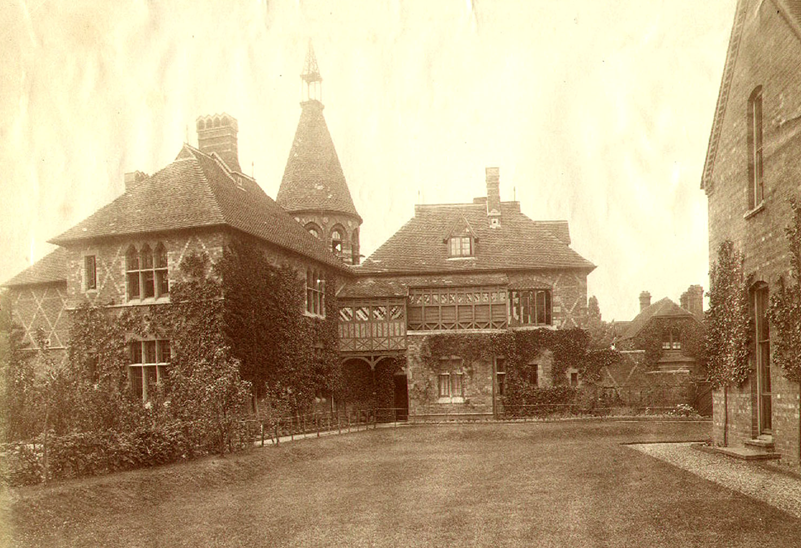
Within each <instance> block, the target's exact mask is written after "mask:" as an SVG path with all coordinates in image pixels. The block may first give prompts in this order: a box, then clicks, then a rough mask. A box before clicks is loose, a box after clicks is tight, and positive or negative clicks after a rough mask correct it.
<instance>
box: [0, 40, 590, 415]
mask: <svg viewBox="0 0 801 548" xmlns="http://www.w3.org/2000/svg"><path fill="white" fill-rule="evenodd" d="M301 79H302V82H303V86H302V88H303V91H304V95H303V97H302V99H303V100H302V102H301V109H302V110H301V116H300V121H299V123H298V127H297V131H296V134H295V138H294V141H293V144H292V148H291V151H290V155H289V158H288V160H287V165H286V169H285V172H284V176H283V179H282V181H281V186H280V189H279V191H278V195H277V199H276V201H273V200H272V199H271V198H270V197H268V196H267V195H266V194H265V193H264V191H263V190H262V189H261V187H259V185H258V184H257V183H256V181H255V180H254V179H253V178H252V177H249V176H247V175H245V174H244V173H242V172H241V170H240V167H239V161H238V155H237V131H238V125H237V121H236V120H235V119H234V118H233V117H231V116H229V115H227V114H221V115H214V116H203V117H200V118H198V120H197V131H198V148H195V147H192V146H189V145H184V146H183V147H182V148H181V150H180V151H179V153H178V155H177V157H176V159H175V161H174V162H172V163H171V164H170V165H168V166H167V167H165V168H164V169H162V170H161V171H159V172H157V173H155V174H153V175H151V176H148V175H145V174H143V173H140V172H135V173H130V174H126V176H125V183H126V189H125V193H124V194H123V195H122V196H120V197H119V198H117V199H116V200H114V201H113V202H112V203H110V204H108V205H107V206H105V207H103V208H101V209H100V210H99V211H97V212H96V213H95V214H93V215H92V216H90V217H89V218H87V219H86V220H84V221H82V222H80V223H79V224H78V225H76V226H75V227H73V228H71V229H69V230H68V231H66V232H65V233H64V234H61V235H60V236H58V237H56V238H53V240H51V242H52V243H55V244H57V245H59V246H60V247H59V249H58V250H57V251H55V252H54V253H52V254H50V255H48V256H47V257H45V258H44V259H42V260H41V261H39V262H38V263H36V264H35V265H34V266H32V267H31V268H29V269H27V270H25V271H23V272H22V273H20V274H19V275H17V276H15V277H14V278H12V279H11V280H10V281H8V282H7V283H6V284H5V285H6V286H7V287H8V288H9V289H10V291H11V300H12V305H13V307H14V318H15V320H16V321H17V323H19V324H20V325H22V327H23V329H24V330H25V339H26V342H29V343H31V344H33V345H34V346H35V341H34V340H33V332H34V330H35V329H36V328H37V327H44V328H45V330H46V332H47V334H48V337H49V339H50V347H51V348H54V349H56V350H58V351H60V352H61V353H62V354H64V350H65V349H66V347H67V345H68V344H69V342H68V338H69V334H68V333H69V325H68V312H69V310H71V309H74V308H75V307H77V306H79V305H80V303H82V302H85V301H88V302H90V303H93V304H96V305H102V306H108V307H117V308H122V307H134V306H135V307H141V306H147V307H158V306H168V305H169V298H170V296H169V293H170V284H171V283H174V282H175V281H176V280H177V279H178V276H179V271H178V265H179V264H180V263H181V261H182V259H183V258H184V257H185V256H186V255H187V253H190V252H192V251H203V252H205V253H206V254H208V255H209V257H210V258H211V259H212V260H216V259H219V258H220V257H221V256H222V253H223V250H224V248H225V247H226V245H227V244H228V243H229V241H230V238H232V237H240V236H243V235H244V236H246V237H247V238H249V239H250V240H251V241H253V242H255V243H256V244H257V245H258V246H260V248H261V249H263V252H264V253H265V254H266V255H267V256H268V257H269V258H270V259H271V260H272V261H273V262H275V263H289V264H291V265H292V266H293V267H294V268H295V270H296V272H297V274H298V287H299V289H300V290H303V288H304V287H305V294H306V297H307V298H306V307H305V309H304V310H298V314H304V315H306V316H308V317H309V319H310V321H323V320H325V318H323V316H324V314H325V309H324V307H322V306H321V304H320V302H319V298H318V297H316V296H317V295H319V294H320V293H321V288H322V287H325V283H326V282H327V283H328V287H329V288H330V287H336V288H337V290H338V294H337V302H338V312H339V314H338V318H337V319H336V320H337V321H338V329H339V341H338V344H339V348H338V350H339V352H340V355H341V356H342V360H343V363H344V366H345V367H346V368H348V367H350V368H352V369H355V371H352V373H354V375H355V376H356V377H358V376H359V375H361V378H363V379H364V378H366V379H367V380H368V384H371V385H372V386H373V387H375V386H376V383H381V382H385V383H389V384H390V392H391V393H392V394H393V395H394V399H392V400H391V401H380V402H376V401H375V388H373V390H372V394H369V393H368V394H367V395H368V399H370V404H372V405H375V404H376V403H378V404H379V405H382V406H386V407H396V408H400V409H402V410H403V412H404V413H405V412H407V411H411V412H413V413H429V412H435V411H441V410H446V411H449V412H473V413H491V412H493V410H494V408H495V405H496V401H497V396H499V395H500V393H501V391H502V388H503V387H502V382H501V381H499V379H501V380H502V378H503V373H504V371H503V363H502V362H503V357H502V356H498V357H496V358H497V359H496V358H493V359H491V360H483V361H480V362H479V363H464V362H463V360H462V359H461V358H460V357H459V356H458V355H456V354H455V355H454V356H452V357H451V358H449V361H448V363H447V364H443V365H442V368H441V370H437V371H433V370H423V369H422V368H421V367H420V356H419V349H420V343H421V341H424V340H425V339H426V337H427V336H428V335H430V334H432V333H445V332H453V333H459V334H471V333H500V332H506V331H507V330H509V329H520V330H528V329H555V328H562V327H579V326H582V325H583V323H584V319H585V316H586V306H587V275H588V274H589V273H590V272H591V271H592V270H593V269H594V268H595V267H594V265H592V264H591V263H590V262H589V261H587V260H586V259H584V258H582V257H581V256H579V255H578V253H576V252H575V251H573V250H572V249H571V248H570V243H571V242H570V233H569V229H568V224H567V221H539V222H536V221H533V220H531V219H529V218H528V217H526V216H525V215H523V214H522V213H521V211H520V204H519V203H518V202H502V201H501V198H500V187H499V185H500V175H499V170H498V168H487V170H486V189H487V195H486V197H481V198H477V199H476V200H475V201H474V202H473V203H470V204H446V205H418V206H417V207H416V210H415V216H414V218H412V219H411V220H410V221H409V222H408V223H407V224H406V225H405V226H404V227H403V228H401V229H400V230H399V231H398V232H397V233H396V234H395V235H394V236H392V237H391V238H390V239H389V240H388V241H387V242H386V243H385V244H384V245H382V246H381V247H380V248H379V249H378V250H377V251H376V252H375V253H374V254H373V255H372V256H371V257H369V258H368V259H367V260H366V261H365V262H364V263H363V264H362V265H359V263H360V262H361V260H360V249H359V231H360V227H361V224H362V219H361V217H360V216H359V214H358V212H357V210H356V207H355V206H354V203H353V200H352V198H351V195H350V191H349V190H348V186H347V182H346V180H345V176H344V173H343V170H342V166H341V165H340V162H339V159H338V156H337V153H336V150H335V147H334V144H333V140H332V138H331V135H330V134H329V131H328V128H327V126H326V123H325V119H324V117H323V114H322V112H323V104H322V102H321V100H320V99H321V82H322V78H321V77H320V73H319V69H318V66H317V61H316V59H315V56H314V52H313V51H312V50H311V48H310V49H309V54H308V56H307V58H306V62H305V66H304V70H303V74H302V75H301ZM328 320H329V321H330V320H331V318H328ZM169 356H170V354H169V341H167V340H163V339H159V338H158V337H157V336H154V337H153V338H152V339H148V340H141V341H140V340H138V339H137V340H132V341H131V366H130V378H131V382H132V388H133V389H134V390H135V391H136V392H137V393H138V394H140V395H141V396H142V397H143V398H147V387H148V384H149V383H152V382H158V376H159V375H161V374H163V373H162V372H163V368H164V367H166V366H167V364H168V361H169ZM531 358H532V360H536V362H537V364H538V367H541V368H542V371H541V373H540V375H539V378H540V379H541V380H540V383H541V384H550V383H551V381H552V379H551V378H550V372H549V371H550V370H549V363H550V362H549V360H550V356H549V355H548V352H545V353H544V355H539V356H532V357H531ZM568 375H572V376H571V377H569V378H568V381H569V380H570V379H572V380H573V381H574V382H577V376H576V375H577V374H576V372H575V371H573V372H568ZM351 378H354V377H353V376H351ZM499 382H501V384H499ZM423 385H426V386H429V385H430V386H433V387H434V388H432V389H431V391H433V392H434V393H432V394H424V395H426V397H428V396H430V399H431V401H433V403H432V404H431V405H428V406H423V405H422V403H421V401H422V400H421V399H420V398H417V399H415V398H414V397H411V398H410V394H420V393H421V390H422V392H423V393H425V392H426V390H423V389H421V387H422V386H423ZM410 400H411V401H410Z"/></svg>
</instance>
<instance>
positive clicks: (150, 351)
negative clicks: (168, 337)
mask: <svg viewBox="0 0 801 548" xmlns="http://www.w3.org/2000/svg"><path fill="white" fill-rule="evenodd" d="M144 346H145V363H156V341H145V344H144Z"/></svg>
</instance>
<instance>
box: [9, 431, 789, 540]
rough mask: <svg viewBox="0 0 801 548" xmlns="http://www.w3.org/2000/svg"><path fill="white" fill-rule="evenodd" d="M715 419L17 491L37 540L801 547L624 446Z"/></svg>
mask: <svg viewBox="0 0 801 548" xmlns="http://www.w3.org/2000/svg"><path fill="white" fill-rule="evenodd" d="M708 430H709V424H708V423H679V422H674V423H657V422H603V421H598V422H551V423H526V424H475V425H447V426H419V427H408V428H398V429H378V430H371V431H367V432H359V433H353V434H349V435H342V436H331V437H323V438H320V439H309V440H302V441H295V442H293V443H286V444H282V445H281V446H279V447H266V448H263V449H262V448H258V449H254V450H252V451H250V452H247V453H244V454H239V455H234V456H229V457H225V458H207V459H202V460H199V461H195V462H191V463H186V464H180V465H174V466H165V467H161V468H157V469H151V470H140V471H135V472H128V473H121V474H115V475H112V476H106V477H102V478H91V479H86V480H79V481H72V482H64V483H60V484H54V485H50V486H47V487H41V486H36V487H26V488H22V489H18V490H13V491H11V492H8V493H5V494H4V496H3V508H2V512H3V513H2V515H0V525H2V524H3V523H5V524H6V525H5V527H3V530H4V533H2V534H4V535H5V538H2V536H1V535H0V540H4V541H5V543H7V544H11V545H16V544H19V545H30V546H98V545H101V546H105V545H114V546H280V545H285V546H323V545H325V546H444V545H450V546H465V545H479V546H537V547H544V546H580V547H584V546H613V547H614V546H637V547H639V546H648V547H655V546H755V547H756V546H760V547H762V546H772V547H781V546H793V547H796V546H798V542H799V540H798V539H799V538H801V520H798V519H796V518H793V517H791V516H789V515H788V514H785V513H783V512H781V511H779V510H777V509H775V508H773V507H771V506H768V505H766V504H764V503H761V502H758V501H756V500H753V499H750V498H748V497H745V496H743V495H740V494H737V493H734V492H732V491H729V490H727V489H725V488H722V487H720V486H718V485H716V484H713V483H711V482H708V481H705V480H701V479H699V478H698V477H696V476H694V475H693V474H690V473H689V472H685V471H682V470H679V469H677V468H674V467H672V466H670V465H668V464H666V463H664V462H662V461H659V460H656V459H653V458H651V457H649V456H647V455H644V454H642V453H640V452H638V451H633V450H631V449H629V448H627V447H625V446H624V445H621V444H622V443H624V442H635V441H657V440H675V441H679V440H694V439H703V438H705V437H706V436H707V434H708Z"/></svg>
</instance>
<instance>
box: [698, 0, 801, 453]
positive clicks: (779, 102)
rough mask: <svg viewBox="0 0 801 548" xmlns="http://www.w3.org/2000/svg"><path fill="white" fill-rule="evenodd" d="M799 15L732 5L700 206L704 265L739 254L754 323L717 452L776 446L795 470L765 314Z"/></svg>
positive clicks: (754, 2) (785, 187) (790, 185)
mask: <svg viewBox="0 0 801 548" xmlns="http://www.w3.org/2000/svg"><path fill="white" fill-rule="evenodd" d="M800 64H801V7H800V6H799V3H798V2H791V1H789V0H764V1H763V0H739V2H738V5H737V10H736V15H735V20H734V25H733V29H732V34H731V39H730V43H729V49H728V54H727V59H726V66H725V69H724V74H723V80H722V83H721V89H720V94H719V98H718V104H717V108H716V111H715V117H714V121H713V126H712V133H711V136H710V140H709V148H708V151H707V157H706V164H705V166H704V172H703V178H702V188H703V189H704V191H705V192H706V195H707V197H708V204H709V251H710V260H712V261H714V260H715V258H716V254H717V250H718V247H719V246H720V244H721V242H723V241H724V240H731V241H733V242H734V244H735V247H736V248H737V249H739V250H740V251H741V252H743V254H744V258H745V261H744V270H745V274H746V276H747V277H748V279H749V281H750V287H749V295H750V306H751V315H752V317H753V320H754V332H753V337H752V338H753V341H754V342H753V344H752V348H751V350H752V351H751V365H752V373H751V375H750V377H749V379H748V380H747V381H746V382H745V383H744V384H743V385H742V386H740V387H735V388H732V389H729V391H728V421H726V420H725V416H726V410H725V409H724V395H723V392H722V391H716V392H715V394H714V430H713V437H714V441H715V443H717V444H723V442H724V437H725V436H726V434H725V433H724V423H725V422H728V444H729V445H732V446H743V445H744V444H751V445H756V446H767V447H770V446H771V445H773V446H775V449H776V451H777V452H779V453H780V454H781V456H782V458H783V459H786V460H789V461H794V462H798V460H799V450H800V449H801V447H799V428H800V427H801V425H800V424H799V403H801V402H800V401H799V386H798V385H797V384H795V383H790V382H788V381H787V380H786V379H785V378H784V376H783V374H782V371H781V370H779V369H777V368H776V367H774V366H772V364H771V355H770V352H771V351H770V333H769V332H770V329H769V325H768V323H767V321H766V318H765V309H766V306H767V303H768V299H769V297H770V294H771V292H772V291H775V290H776V288H777V287H778V283H779V279H780V277H782V276H785V277H786V276H787V275H788V272H789V267H790V264H789V258H788V253H787V243H786V240H785V238H784V227H785V226H786V225H787V224H788V223H789V220H790V215H789V214H790V208H789V205H788V200H789V199H790V198H792V197H796V198H797V197H798V188H799V187H798V180H799V176H801V155H799V154H798V149H797V148H796V147H798V146H801V131H799V130H801V92H799V86H801V73H799V70H798V67H799V66H801V65H800Z"/></svg>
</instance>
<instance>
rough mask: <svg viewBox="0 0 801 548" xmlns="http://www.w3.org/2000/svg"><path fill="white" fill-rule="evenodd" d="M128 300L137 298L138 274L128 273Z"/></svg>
mask: <svg viewBox="0 0 801 548" xmlns="http://www.w3.org/2000/svg"><path fill="white" fill-rule="evenodd" d="M128 298H129V299H138V298H139V272H129V273H128Z"/></svg>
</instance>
